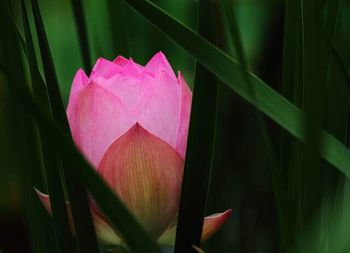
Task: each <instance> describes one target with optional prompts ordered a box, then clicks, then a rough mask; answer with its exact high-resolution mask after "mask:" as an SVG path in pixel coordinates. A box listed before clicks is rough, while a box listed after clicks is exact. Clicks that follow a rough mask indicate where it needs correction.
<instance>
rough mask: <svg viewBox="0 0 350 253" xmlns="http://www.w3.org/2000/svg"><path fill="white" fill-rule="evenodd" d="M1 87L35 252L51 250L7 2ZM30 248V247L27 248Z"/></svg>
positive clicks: (0, 25)
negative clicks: (22, 103)
mask: <svg viewBox="0 0 350 253" xmlns="http://www.w3.org/2000/svg"><path fill="white" fill-rule="evenodd" d="M0 32H1V34H3V35H4V38H3V39H1V41H0V88H1V89H3V90H2V91H3V92H4V94H3V95H4V99H5V101H4V102H5V103H6V109H7V112H6V116H7V117H6V118H7V119H8V124H9V127H10V129H9V131H10V134H11V135H10V138H9V139H10V140H11V143H8V145H7V148H8V149H10V150H11V153H12V154H13V157H12V158H13V159H16V160H14V161H13V165H14V167H15V168H17V171H16V174H17V175H18V180H19V189H20V194H21V200H22V208H23V210H24V212H25V214H26V220H27V223H28V228H29V229H28V230H29V235H30V239H31V244H32V250H33V251H34V252H39V253H40V252H43V253H44V252H47V250H48V249H49V233H48V232H47V230H49V223H48V220H47V219H46V218H45V217H43V216H42V215H43V214H45V213H44V210H43V208H42V206H41V204H40V203H39V201H38V199H37V197H36V196H35V192H34V184H35V183H40V184H41V183H42V177H41V173H40V168H41V162H40V157H39V156H38V153H37V152H36V151H37V149H38V142H37V141H36V131H35V128H34V125H33V120H32V118H31V117H30V115H28V114H26V113H24V112H23V111H22V110H21V108H20V107H19V104H20V99H19V98H18V96H17V94H16V90H15V89H14V86H17V85H21V86H26V85H27V82H26V79H25V76H24V69H23V64H22V57H21V52H20V50H19V49H20V44H19V41H18V37H17V35H18V34H16V32H15V30H14V23H13V19H12V16H11V14H10V10H9V6H8V3H6V1H4V0H1V1H0ZM28 250H30V249H28Z"/></svg>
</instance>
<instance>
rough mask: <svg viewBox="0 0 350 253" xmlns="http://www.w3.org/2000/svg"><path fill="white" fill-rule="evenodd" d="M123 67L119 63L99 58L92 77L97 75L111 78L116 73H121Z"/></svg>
mask: <svg viewBox="0 0 350 253" xmlns="http://www.w3.org/2000/svg"><path fill="white" fill-rule="evenodd" d="M122 69H123V67H121V66H120V65H119V64H115V63H114V62H111V61H108V60H106V59H104V58H102V57H101V58H99V59H98V60H97V61H96V63H95V66H94V68H93V69H92V71H91V75H90V79H95V78H97V77H104V78H110V77H112V76H113V75H115V74H118V73H120V71H121V70H122Z"/></svg>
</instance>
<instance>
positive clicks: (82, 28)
mask: <svg viewBox="0 0 350 253" xmlns="http://www.w3.org/2000/svg"><path fill="white" fill-rule="evenodd" d="M71 4H72V7H73V11H74V20H75V24H76V27H77V30H78V37H79V46H80V51H81V55H82V57H83V63H84V69H85V71H86V72H87V73H90V71H91V55H90V47H89V39H88V35H87V29H86V20H85V12H84V6H83V2H82V1H81V0H71Z"/></svg>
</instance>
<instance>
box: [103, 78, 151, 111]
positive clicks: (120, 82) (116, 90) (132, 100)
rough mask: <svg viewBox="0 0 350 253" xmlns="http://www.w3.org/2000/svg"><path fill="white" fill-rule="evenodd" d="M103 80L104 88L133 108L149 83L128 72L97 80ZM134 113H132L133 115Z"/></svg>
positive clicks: (129, 107)
mask: <svg viewBox="0 0 350 253" xmlns="http://www.w3.org/2000/svg"><path fill="white" fill-rule="evenodd" d="M96 81H97V82H99V83H100V82H103V88H104V89H106V90H108V91H109V92H111V93H112V94H113V95H115V96H116V97H118V98H119V100H120V101H121V102H122V103H123V105H124V106H125V108H126V109H130V110H132V109H133V107H135V105H136V104H137V103H138V102H139V101H140V99H141V98H142V96H143V95H144V93H145V91H146V90H147V89H148V87H149V85H147V84H146V83H143V82H141V81H140V80H139V79H138V78H136V77H133V76H130V75H128V74H118V75H115V76H113V77H111V78H109V79H107V80H96ZM133 115H134V113H132V114H130V117H132V116H133Z"/></svg>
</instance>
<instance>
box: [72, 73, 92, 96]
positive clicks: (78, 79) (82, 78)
mask: <svg viewBox="0 0 350 253" xmlns="http://www.w3.org/2000/svg"><path fill="white" fill-rule="evenodd" d="M89 82H90V79H89V78H88V77H87V75H86V74H85V72H84V70H82V69H79V70H78V71H77V73H76V74H75V77H74V80H73V84H72V88H71V91H70V96H72V95H75V94H76V93H77V92H79V91H80V90H81V89H83V88H84V87H85V86H86V85H87V84H88V83H89Z"/></svg>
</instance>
